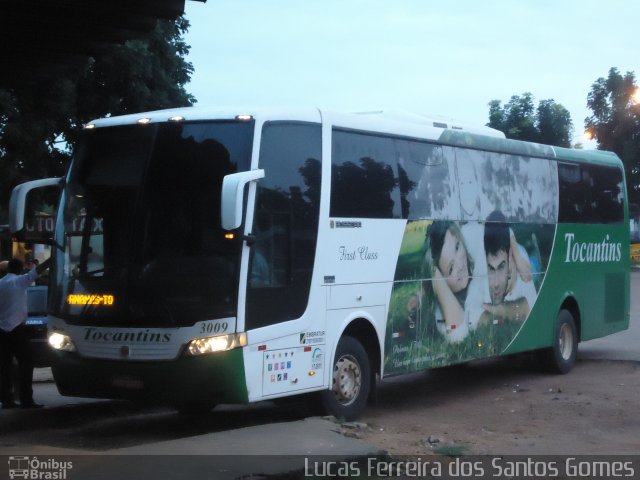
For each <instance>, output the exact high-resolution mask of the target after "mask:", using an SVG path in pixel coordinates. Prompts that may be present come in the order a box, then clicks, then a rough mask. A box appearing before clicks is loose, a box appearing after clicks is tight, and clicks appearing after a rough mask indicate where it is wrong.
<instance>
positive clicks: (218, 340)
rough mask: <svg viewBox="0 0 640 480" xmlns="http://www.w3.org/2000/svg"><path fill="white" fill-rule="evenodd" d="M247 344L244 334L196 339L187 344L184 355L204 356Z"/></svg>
mask: <svg viewBox="0 0 640 480" xmlns="http://www.w3.org/2000/svg"><path fill="white" fill-rule="evenodd" d="M246 344H247V334H246V333H244V332H243V333H232V334H231V335H220V336H218V337H206V338H196V339H194V340H191V342H189V345H188V346H187V350H186V351H185V354H186V355H205V354H207V353H214V352H223V351H225V350H231V349H233V348H238V347H244V346H245V345H246Z"/></svg>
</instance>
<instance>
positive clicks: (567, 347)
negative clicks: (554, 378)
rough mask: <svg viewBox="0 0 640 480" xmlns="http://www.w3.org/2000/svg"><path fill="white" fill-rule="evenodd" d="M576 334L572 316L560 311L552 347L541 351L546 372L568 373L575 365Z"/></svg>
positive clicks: (567, 312)
mask: <svg viewBox="0 0 640 480" xmlns="http://www.w3.org/2000/svg"><path fill="white" fill-rule="evenodd" d="M577 354H578V334H577V330H576V323H575V320H574V319H573V315H571V312H569V310H560V313H559V314H558V318H557V319H556V326H555V330H554V336H553V346H551V347H550V348H548V349H546V350H543V351H542V355H543V360H544V363H545V366H546V367H547V370H549V371H551V372H553V373H561V374H564V373H568V372H569V371H570V370H571V369H572V368H573V366H574V365H575V363H576V357H577Z"/></svg>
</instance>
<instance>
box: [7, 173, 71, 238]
mask: <svg viewBox="0 0 640 480" xmlns="http://www.w3.org/2000/svg"><path fill="white" fill-rule="evenodd" d="M62 182H63V179H62V178H44V179H42V180H33V181H31V182H26V183H21V184H20V185H16V186H15V187H14V189H13V191H12V192H11V199H10V200H9V232H10V233H12V234H14V233H17V232H19V231H20V230H22V229H23V228H24V217H25V208H26V203H27V194H28V193H29V192H30V191H31V190H34V189H36V188H43V187H54V186H58V187H62Z"/></svg>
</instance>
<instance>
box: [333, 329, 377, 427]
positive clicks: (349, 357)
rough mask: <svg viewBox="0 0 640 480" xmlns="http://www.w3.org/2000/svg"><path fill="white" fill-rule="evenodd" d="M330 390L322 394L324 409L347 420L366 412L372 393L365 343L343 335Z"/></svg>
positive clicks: (339, 344)
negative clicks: (365, 408)
mask: <svg viewBox="0 0 640 480" xmlns="http://www.w3.org/2000/svg"><path fill="white" fill-rule="evenodd" d="M332 366H333V369H332V376H331V388H330V389H329V390H324V391H323V392H321V402H322V407H323V410H324V411H325V412H326V413H328V414H329V415H333V416H334V417H336V418H339V419H344V420H353V419H354V418H356V417H358V416H359V415H360V413H362V411H363V410H364V407H365V405H366V403H367V398H368V397H369V393H370V390H371V365H370V362H369V356H368V355H367V352H366V351H365V349H364V347H363V346H362V344H361V343H360V342H359V341H358V340H356V339H355V338H353V337H349V336H347V335H345V336H343V337H342V338H341V339H340V341H339V342H338V348H337V349H336V356H335V359H334V361H333V364H332Z"/></svg>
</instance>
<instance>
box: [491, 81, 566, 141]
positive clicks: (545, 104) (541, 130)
mask: <svg viewBox="0 0 640 480" xmlns="http://www.w3.org/2000/svg"><path fill="white" fill-rule="evenodd" d="M487 126H489V127H491V128H495V129H497V130H500V131H502V132H504V134H505V135H506V136H507V138H513V139H516V140H525V141H528V142H537V143H545V144H547V145H555V146H558V147H570V146H571V132H572V131H573V122H572V121H571V115H570V114H569V111H568V110H567V109H566V108H564V107H563V106H562V105H561V104H559V103H556V102H555V101H554V100H552V99H549V100H541V101H540V102H539V103H538V108H537V109H536V108H535V105H534V102H533V95H532V94H531V93H529V92H526V93H523V94H522V96H519V95H514V96H512V97H511V99H510V100H509V102H508V103H506V104H505V105H504V107H503V106H502V105H501V102H500V100H491V102H489V123H488V124H487Z"/></svg>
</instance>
